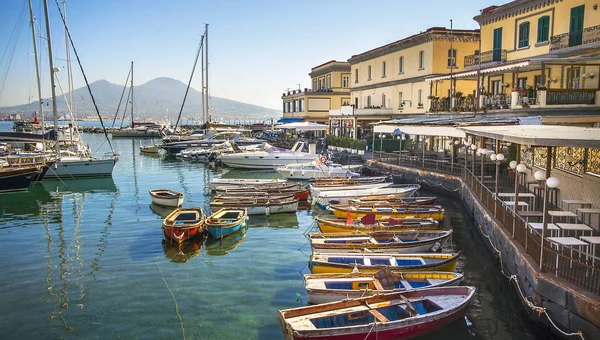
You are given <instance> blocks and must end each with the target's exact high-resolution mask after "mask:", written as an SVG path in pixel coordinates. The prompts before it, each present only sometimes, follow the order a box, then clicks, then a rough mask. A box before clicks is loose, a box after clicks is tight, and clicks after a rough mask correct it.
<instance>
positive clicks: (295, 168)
mask: <svg viewBox="0 0 600 340" xmlns="http://www.w3.org/2000/svg"><path fill="white" fill-rule="evenodd" d="M276 171H277V173H278V174H279V175H281V176H282V177H284V178H287V179H293V180H314V179H316V178H352V177H357V176H360V174H359V173H358V172H354V171H352V170H351V169H349V168H348V167H346V166H341V165H339V164H337V165H336V164H329V165H328V164H325V163H323V162H321V161H320V160H318V159H316V160H314V161H312V162H310V163H296V164H288V165H284V166H282V167H279V168H277V169H276Z"/></svg>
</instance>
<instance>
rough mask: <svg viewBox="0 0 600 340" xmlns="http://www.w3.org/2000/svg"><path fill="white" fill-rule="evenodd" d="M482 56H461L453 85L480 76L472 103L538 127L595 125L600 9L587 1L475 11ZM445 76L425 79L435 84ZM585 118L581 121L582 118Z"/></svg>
mask: <svg viewBox="0 0 600 340" xmlns="http://www.w3.org/2000/svg"><path fill="white" fill-rule="evenodd" d="M474 19H475V20H476V21H477V22H478V23H479V24H480V27H481V53H479V51H476V52H475V53H473V54H471V55H468V56H466V57H464V64H465V71H464V72H458V73H456V74H454V75H453V76H452V77H453V79H458V81H457V83H458V84H460V83H462V82H472V81H473V80H475V81H476V80H477V78H479V81H480V97H479V102H478V104H479V105H480V108H482V109H486V111H492V112H495V111H496V110H498V111H502V110H503V109H504V110H506V109H508V110H511V111H512V112H513V113H514V112H523V113H528V114H531V113H532V112H536V111H537V112H539V113H543V114H544V115H545V117H544V122H551V123H564V122H565V116H564V115H561V116H560V117H558V118H557V117H553V115H552V114H551V113H552V112H560V111H562V113H563V114H564V113H565V112H570V113H575V114H571V117H570V118H569V122H570V123H582V124H591V123H595V122H598V121H599V120H598V117H597V116H598V105H599V104H600V101H599V99H600V98H599V92H598V85H599V82H598V79H599V73H600V10H598V4H597V1H595V0H594V1H592V0H550V1H549V0H545V1H542V0H521V1H512V2H509V3H507V4H505V5H502V6H491V7H488V8H485V9H483V10H481V14H480V15H478V16H476V17H475V18H474ZM449 78H450V75H449V74H446V75H443V76H437V77H431V78H429V79H428V80H429V81H430V82H431V83H433V84H435V83H436V82H438V81H445V80H447V79H449ZM582 114H585V115H586V116H587V117H583V115H582Z"/></svg>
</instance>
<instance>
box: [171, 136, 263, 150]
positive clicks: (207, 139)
mask: <svg viewBox="0 0 600 340" xmlns="http://www.w3.org/2000/svg"><path fill="white" fill-rule="evenodd" d="M163 141H164V139H163ZM225 141H230V142H235V143H237V144H239V145H249V144H260V143H262V142H264V140H262V139H257V138H249V137H244V136H242V135H241V133H239V132H236V131H230V132H218V133H216V134H210V135H208V136H207V135H206V134H205V135H204V136H203V138H202V139H194V140H188V141H178V142H165V143H163V144H161V145H160V148H161V149H163V150H166V151H167V152H169V153H178V152H181V151H183V150H185V149H190V148H198V147H202V148H210V147H212V146H213V145H216V144H221V143H223V142H225Z"/></svg>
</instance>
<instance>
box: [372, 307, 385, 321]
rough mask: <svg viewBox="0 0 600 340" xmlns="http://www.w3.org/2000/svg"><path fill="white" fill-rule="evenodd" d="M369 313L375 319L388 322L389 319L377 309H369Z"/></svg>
mask: <svg viewBox="0 0 600 340" xmlns="http://www.w3.org/2000/svg"><path fill="white" fill-rule="evenodd" d="M369 313H371V315H373V316H374V317H375V319H377V320H379V322H390V320H388V318H386V317H385V316H384V315H383V314H381V313H380V312H379V311H378V310H377V309H370V310H369Z"/></svg>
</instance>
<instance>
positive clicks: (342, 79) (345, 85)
mask: <svg viewBox="0 0 600 340" xmlns="http://www.w3.org/2000/svg"><path fill="white" fill-rule="evenodd" d="M309 76H310V78H311V85H312V87H311V88H310V89H309V88H304V90H303V91H302V90H300V89H298V90H292V91H287V92H285V93H283V95H282V96H281V99H282V100H283V118H282V119H280V120H279V122H280V123H290V122H297V121H306V122H314V123H327V121H328V116H329V110H336V109H340V107H342V106H343V105H350V64H349V63H348V62H343V61H335V60H331V61H328V62H326V63H324V64H321V65H319V66H316V67H313V68H312V69H311V72H310V74H309Z"/></svg>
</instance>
